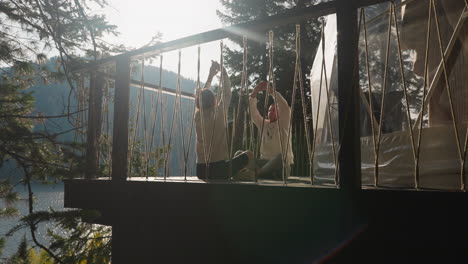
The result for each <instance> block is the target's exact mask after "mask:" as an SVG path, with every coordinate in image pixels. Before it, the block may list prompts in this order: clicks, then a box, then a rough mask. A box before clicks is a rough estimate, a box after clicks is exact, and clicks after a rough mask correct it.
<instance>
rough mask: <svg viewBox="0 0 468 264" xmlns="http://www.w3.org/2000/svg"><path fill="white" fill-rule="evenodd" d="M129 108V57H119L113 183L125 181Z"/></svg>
mask: <svg viewBox="0 0 468 264" xmlns="http://www.w3.org/2000/svg"><path fill="white" fill-rule="evenodd" d="M129 106H130V57H119V58H118V59H117V63H116V78H115V97H114V128H113V138H112V181H115V182H123V181H126V179H127V170H128V162H127V157H128V123H129V122H128V121H129V116H130V114H129Z"/></svg>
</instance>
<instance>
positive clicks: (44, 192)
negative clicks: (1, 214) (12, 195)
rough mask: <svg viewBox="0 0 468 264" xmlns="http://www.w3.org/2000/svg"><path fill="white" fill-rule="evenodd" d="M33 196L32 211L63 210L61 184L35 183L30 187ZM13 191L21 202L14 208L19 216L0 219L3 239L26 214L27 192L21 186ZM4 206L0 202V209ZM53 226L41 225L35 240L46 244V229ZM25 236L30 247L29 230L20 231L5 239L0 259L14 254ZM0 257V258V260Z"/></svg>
mask: <svg viewBox="0 0 468 264" xmlns="http://www.w3.org/2000/svg"><path fill="white" fill-rule="evenodd" d="M32 188H33V193H34V196H35V197H36V200H35V204H34V211H42V210H48V209H49V208H50V207H51V208H53V209H55V210H63V209H64V207H63V184H62V183H60V184H54V185H44V184H39V183H35V184H33V186H32ZM15 190H16V191H17V192H18V193H19V195H20V198H21V200H20V201H18V202H17V204H16V207H17V209H18V210H19V211H20V214H21V215H20V216H18V217H12V218H6V219H0V235H1V236H2V237H3V236H4V235H5V233H6V232H8V231H9V230H10V229H11V228H12V227H14V226H15V225H16V224H18V220H19V219H20V217H21V216H24V215H26V214H27V213H28V199H27V198H28V195H27V194H28V192H27V188H26V187H25V186H23V185H20V186H17V187H16V188H15ZM4 206H5V204H4V202H3V201H0V208H3V207H4ZM52 227H53V224H52V223H48V224H45V225H42V226H41V227H40V228H39V229H38V231H37V236H36V237H37V238H38V240H39V241H40V242H44V243H46V244H47V238H46V232H47V229H48V228H52ZM24 235H26V239H27V241H28V243H29V244H30V245H32V244H33V241H32V239H31V235H30V232H29V229H22V230H20V231H18V232H16V233H15V234H14V235H13V236H11V237H6V240H7V241H6V244H5V248H4V249H3V255H2V256H1V257H8V256H11V255H12V254H14V253H15V252H16V250H17V248H18V245H19V242H20V241H21V239H22V238H23V236H24ZM1 257H0V258H1ZM0 262H1V260H0Z"/></svg>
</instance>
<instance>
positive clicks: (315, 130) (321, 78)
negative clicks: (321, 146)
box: [310, 22, 325, 177]
mask: <svg viewBox="0 0 468 264" xmlns="http://www.w3.org/2000/svg"><path fill="white" fill-rule="evenodd" d="M323 31H324V27H323V22H322V27H321V35H322V34H323ZM321 44H322V46H323V45H325V43H324V42H323V39H322V41H321ZM322 60H323V58H322ZM322 83H323V64H322V65H321V66H320V82H319V94H318V100H317V113H316V118H315V127H314V138H313V141H312V157H311V158H310V159H311V160H312V166H311V167H312V168H311V174H313V162H314V157H315V149H316V146H317V132H318V119H319V113H320V111H319V109H320V103H321V101H322V100H321V97H322ZM310 90H311V93H310V111H311V115H312V126H314V102H313V99H314V98H313V94H312V83H311V88H310ZM312 177H313V176H312Z"/></svg>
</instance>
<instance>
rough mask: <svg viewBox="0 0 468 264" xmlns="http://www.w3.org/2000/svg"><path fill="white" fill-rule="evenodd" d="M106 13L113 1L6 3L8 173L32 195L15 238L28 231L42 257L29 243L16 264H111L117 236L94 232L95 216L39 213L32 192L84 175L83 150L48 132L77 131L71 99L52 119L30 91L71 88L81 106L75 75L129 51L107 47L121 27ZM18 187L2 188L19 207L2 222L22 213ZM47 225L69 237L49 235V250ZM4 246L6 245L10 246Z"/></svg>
mask: <svg viewBox="0 0 468 264" xmlns="http://www.w3.org/2000/svg"><path fill="white" fill-rule="evenodd" d="M106 5H107V2H106V1H105V0H72V1H70V0H54V1H43V0H27V1H24V0H0V67H1V68H0V74H1V78H0V167H1V166H3V165H5V164H6V163H8V164H10V165H12V166H15V167H17V168H18V170H19V171H20V174H21V184H24V185H25V186H26V187H27V189H28V215H26V216H23V217H22V218H21V221H20V223H19V224H18V226H16V227H15V228H14V229H13V230H11V232H15V231H17V230H19V229H22V228H26V229H27V230H28V231H29V232H30V233H31V236H32V239H33V242H34V247H36V248H38V249H39V250H40V251H39V253H37V252H36V251H35V250H34V249H32V248H31V247H30V246H29V245H28V244H27V241H26V240H25V239H23V241H22V242H21V243H20V245H19V248H18V250H17V253H16V254H15V255H14V256H13V257H12V258H11V259H10V260H9V262H10V263H108V262H109V258H110V248H109V247H110V242H109V241H110V237H109V235H110V230H109V229H108V228H105V227H100V226H96V225H90V224H86V223H85V222H84V220H86V219H87V218H86V216H89V214H90V213H89V212H87V211H81V210H80V211H64V212H55V211H52V210H51V211H41V212H36V211H35V210H34V197H33V190H32V184H31V183H32V182H33V181H40V182H55V181H59V180H60V179H62V178H63V177H64V176H65V175H71V176H73V175H76V174H77V173H79V171H80V170H81V169H82V166H83V165H82V164H83V160H82V158H81V157H80V155H79V153H80V152H81V151H82V145H81V144H76V143H74V142H63V141H61V140H59V136H60V135H61V134H64V133H67V131H63V130H62V131H57V129H52V130H51V129H50V128H49V127H48V126H47V121H48V120H51V119H52V118H54V119H55V118H65V120H68V122H69V123H70V126H71V124H74V122H73V120H75V119H76V114H77V112H76V111H74V109H73V106H71V105H70V102H71V101H70V99H68V102H67V103H68V105H67V106H66V107H64V108H63V112H62V113H60V114H58V115H54V116H47V115H44V114H43V113H40V112H38V111H37V109H36V108H35V105H34V97H33V94H32V91H31V90H30V87H32V86H34V85H37V84H38V85H49V84H51V83H54V82H63V81H64V80H65V81H67V83H68V85H69V89H68V90H69V95H68V98H73V96H74V95H75V93H76V89H75V86H76V80H77V79H78V78H77V76H75V75H74V74H73V73H72V71H71V68H72V67H74V66H76V65H79V64H81V63H83V62H85V61H86V59H88V60H89V59H98V58H101V57H104V56H108V55H112V54H113V53H115V52H121V51H123V50H124V47H123V46H121V45H110V44H108V43H107V42H105V41H104V40H103V37H104V36H105V35H106V34H117V31H116V27H115V26H113V25H109V24H108V23H107V21H106V18H105V17H104V16H102V15H97V14H95V13H92V12H91V11H92V10H93V8H96V7H105V6H106ZM48 52H52V53H55V54H57V53H58V59H57V60H55V62H56V63H54V64H52V65H51V64H46V62H47V60H48V58H47V53H48ZM85 58H86V59H85ZM75 129H78V128H75V127H72V130H75ZM51 131H54V132H51ZM13 187H14V185H13V184H12V183H10V182H9V181H8V180H5V179H2V180H1V181H0V199H2V200H3V201H6V204H7V205H11V206H8V207H7V208H2V209H1V210H0V217H8V216H12V215H14V214H16V213H17V211H16V210H15V209H14V205H13V204H12V203H13V202H14V201H15V200H16V199H17V195H16V194H15V193H14V191H13ZM93 214H95V213H91V215H93ZM88 219H89V217H88ZM47 221H54V222H55V223H57V224H58V225H57V226H59V227H61V228H62V229H63V230H65V231H66V233H67V236H60V235H57V234H55V233H54V230H49V235H50V237H51V242H52V244H51V245H43V244H41V243H40V242H39V241H38V240H37V239H36V233H37V228H38V226H39V225H40V224H41V223H44V222H47ZM0 240H1V241H2V242H1V244H2V245H3V243H4V239H3V238H1V239H0ZM0 248H1V246H0ZM83 261H84V262H83Z"/></svg>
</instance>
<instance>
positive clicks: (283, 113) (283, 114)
mask: <svg viewBox="0 0 468 264" xmlns="http://www.w3.org/2000/svg"><path fill="white" fill-rule="evenodd" d="M269 92H270V96H271V97H273V99H274V100H275V103H276V105H277V108H276V109H277V110H276V111H277V112H278V116H279V121H280V123H281V127H283V128H287V127H289V120H290V119H291V108H290V107H289V105H288V102H287V101H286V99H284V97H283V96H282V95H281V94H280V93H279V92H278V91H276V92H275V93H273V89H270V91H269Z"/></svg>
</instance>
